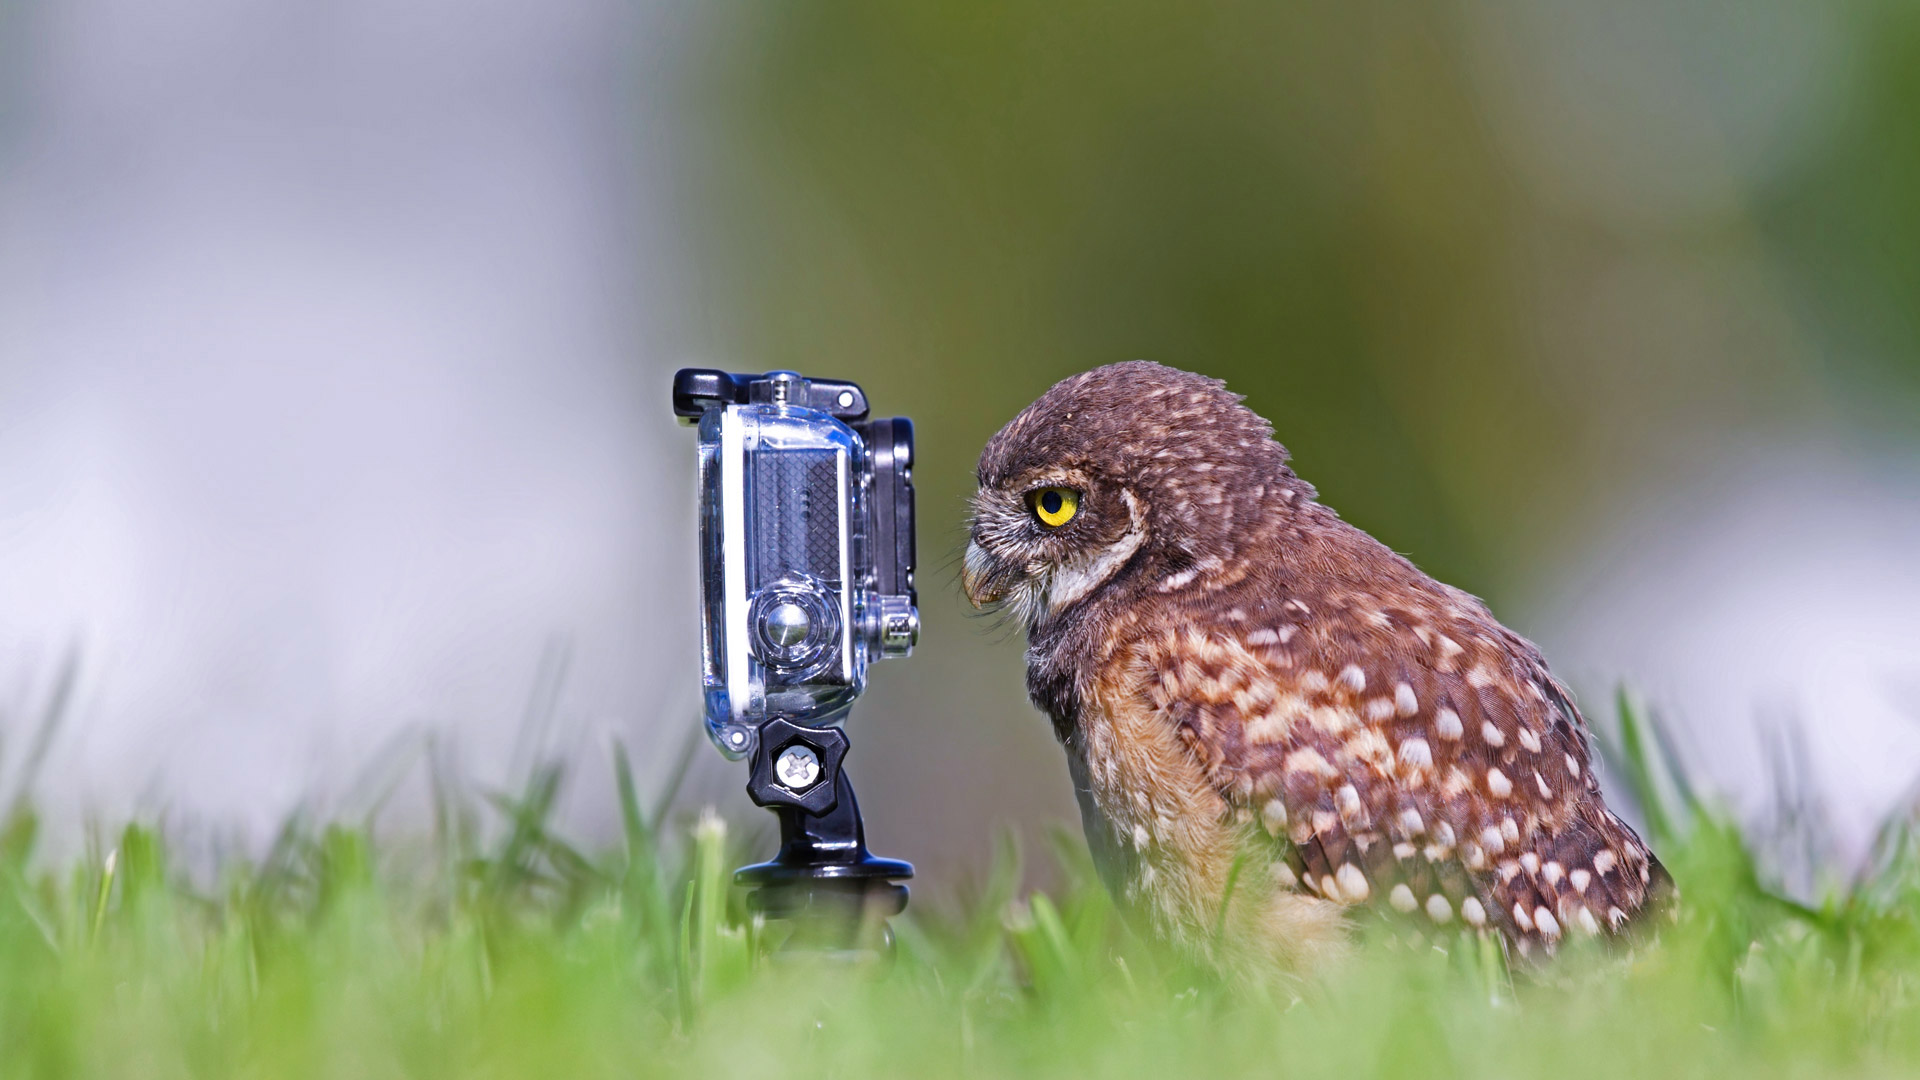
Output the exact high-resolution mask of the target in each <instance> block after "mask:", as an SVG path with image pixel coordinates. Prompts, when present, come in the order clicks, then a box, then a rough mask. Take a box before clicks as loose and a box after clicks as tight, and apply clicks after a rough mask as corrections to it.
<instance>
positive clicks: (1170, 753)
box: [962, 361, 1667, 972]
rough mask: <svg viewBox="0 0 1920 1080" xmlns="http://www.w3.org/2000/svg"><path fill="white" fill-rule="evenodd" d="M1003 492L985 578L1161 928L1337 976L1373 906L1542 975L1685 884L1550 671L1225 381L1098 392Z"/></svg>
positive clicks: (1099, 838) (1078, 388)
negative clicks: (1340, 507) (1562, 953)
mask: <svg viewBox="0 0 1920 1080" xmlns="http://www.w3.org/2000/svg"><path fill="white" fill-rule="evenodd" d="M978 480H979V490H978V492H977V494H976V495H975V496H974V500H973V516H972V522H971V525H970V530H969V542H968V545H967V551H966V559H965V568H964V571H963V575H962V584H963V587H964V589H965V591H966V593H967V596H968V598H969V599H970V600H972V602H973V603H974V604H975V606H998V607H999V608H1001V609H1002V610H1004V611H1005V612H1006V613H1007V614H1008V615H1010V616H1011V617H1012V618H1013V619H1014V620H1016V621H1017V622H1018V623H1019V624H1021V625H1022V626H1024V628H1025V630H1026V634H1027V641H1028V648H1027V689H1028V693H1029V695H1030V696H1031V698H1032V700H1033V702H1034V704H1035V705H1036V706H1038V707H1039V709H1040V710H1041V711H1043V712H1045V713H1046V714H1047V716H1048V717H1050V718H1051V720H1052V722H1053V729H1054V733H1055V734H1056V735H1057V736H1058V738H1059V740H1060V742H1061V744H1062V745H1063V746H1064V747H1065V748H1066V752H1067V763H1068V770H1069V773H1070V774H1071V776H1072V779H1073V786H1074V792H1075V795H1076V796H1077V798H1078V801H1079V805H1080V811H1081V816H1082V820H1083V824H1084V826H1085V829H1086V835H1087V840H1088V843H1089V845H1090V846H1091V847H1092V850H1093V853H1094V855H1095V860H1096V862H1097V863H1098V865H1099V867H1100V870H1101V874H1102V877H1103V879H1104V880H1105V883H1106V885H1107V887H1108V888H1109V890H1111V891H1112V892H1113V894H1114V895H1115V897H1116V899H1117V900H1118V901H1119V902H1120V903H1121V905H1122V907H1123V908H1124V909H1126V910H1127V911H1129V912H1130V913H1131V914H1134V915H1135V916H1137V917H1139V918H1140V919H1142V920H1144V922H1145V923H1146V924H1147V925H1148V926H1149V927H1150V928H1151V930H1152V931H1153V932H1155V933H1157V934H1159V935H1161V936H1164V937H1167V938H1170V939H1172V940H1173V941H1175V942H1177V943H1179V944H1181V945H1183V946H1186V947H1187V948H1189V949H1190V950H1191V951H1193V952H1195V953H1197V954H1200V955H1201V956H1202V957H1203V958H1205V959H1209V960H1211V961H1214V962H1216V963H1218V964H1220V965H1221V966H1223V967H1227V968H1240V969H1253V968H1267V967H1271V966H1274V965H1277V966H1278V967H1279V968H1281V969H1284V970H1290V971H1295V972H1311V971H1314V970H1317V969H1321V968H1324V967H1325V966H1326V965H1327V964H1328V963H1329V962H1331V961H1333V960H1334V959H1335V958H1336V957H1338V956H1339V955H1340V954H1341V953H1342V952H1344V951H1345V950H1346V948H1347V947H1348V944H1347V943H1348V941H1349V938H1350V936H1351V928H1352V925H1353V923H1354V921H1355V920H1354V916H1355V915H1356V914H1358V913H1360V912H1362V911H1370V912H1377V913H1379V914H1380V915H1382V916H1384V917H1386V918H1388V919H1398V920H1406V921H1411V922H1413V923H1415V924H1416V926H1418V927H1422V928H1427V929H1430V928H1435V927H1440V928H1450V929H1451V930H1453V931H1456V932H1457V931H1461V930H1465V931H1468V932H1479V933H1483V934H1487V935H1494V936H1496V937H1497V939H1498V940H1499V941H1501V942H1502V943H1504V944H1505V945H1506V946H1507V947H1509V948H1510V949H1512V950H1513V951H1515V952H1517V953H1520V954H1526V955H1531V956H1533V957H1534V958H1535V959H1538V958H1540V957H1541V956H1542V955H1544V954H1545V953H1550V952H1552V951H1554V950H1555V948H1556V947H1557V946H1558V945H1559V944H1560V943H1562V942H1563V940H1565V939H1566V938H1567V937H1568V936H1569V935H1585V936H1593V937H1600V938H1610V937H1614V936H1616V935H1619V934H1621V933H1622V932H1623V931H1624V930H1626V929H1627V928H1628V927H1629V925H1630V924H1632V923H1634V922H1636V920H1637V918H1638V917H1639V916H1640V915H1641V914H1642V912H1643V911H1644V910H1646V909H1647V908H1648V907H1649V900H1650V898H1651V897H1654V896H1656V895H1658V894H1661V893H1663V892H1664V888H1665V885H1666V881H1667V879H1666V876H1665V872H1664V871H1663V870H1662V869H1661V867H1660V864H1659V862H1658V861H1657V860H1656V859H1655V858H1654V857H1653V854H1652V853H1651V852H1650V851H1649V850H1648V848H1647V846H1646V845H1645V844H1644V843H1642V842H1641V840H1640V838H1639V837H1638V836H1636V835H1635V834H1634V832H1633V830H1632V829H1630V828H1629V827H1628V826H1627V825H1626V824H1625V823H1624V822H1622V821H1621V820H1620V818H1619V817H1617V816H1615V814H1614V813H1613V812H1612V811H1611V810H1609V809H1608V808H1607V805H1606V803H1605V802H1604V801H1603V800H1602V798H1601V794H1600V785H1599V782H1598V780H1597V778H1596V777H1595V776H1594V771H1593V760H1592V754H1591V752H1590V750H1589V748H1588V735H1587V729H1586V725H1585V722H1584V721H1583V720H1582V718H1581V716H1580V712H1579V710H1578V709H1576V708H1575V707H1574V704H1573V699H1572V697H1571V696H1570V694H1569V693H1568V691H1567V689H1566V688H1565V687H1564V686H1562V685H1561V684H1560V683H1559V682H1558V681H1556V680H1555V679H1554V677H1553V675H1552V674H1551V673H1549V672H1548V670H1547V665H1546V661H1545V660H1544V659H1543V658H1542V657H1541V655H1540V651H1539V650H1538V649H1537V648H1535V647H1534V646H1533V645H1532V644H1531V643H1529V642H1527V641H1526V640H1525V639H1523V638H1521V637H1520V636H1519V635H1517V634H1515V633H1513V632H1512V631H1511V630H1508V629H1507V628H1506V627H1504V626H1502V625H1501V624H1500V623H1499V622H1498V621H1496V620H1495V619H1494V617H1493V615H1492V614H1491V613H1489V612H1488V610H1487V608H1486V606H1485V605H1484V604H1482V603H1481V602H1480V601H1479V600H1477V599H1475V598H1474V597H1472V596H1469V595H1468V594H1466V593H1464V592H1462V591H1460V590H1459V589H1455V588H1452V587H1451V586H1448V585H1443V584H1441V583H1440V582H1438V581H1435V580H1434V579H1433V578H1430V577H1428V576H1427V575H1426V574H1424V573H1422V572H1421V571H1420V570H1419V569H1417V568H1416V567H1414V565H1413V564H1412V563H1410V562H1408V561H1407V560H1406V559H1404V558H1402V557H1400V556H1399V555H1397V554H1395V553H1394V552H1392V551H1390V550H1388V548H1387V547H1386V546H1385V545H1383V544H1381V543H1380V542H1379V541H1377V540H1375V539H1374V538H1373V537H1371V536H1369V535H1367V534H1366V533H1365V532H1362V531H1361V530H1360V529H1358V528H1355V527H1354V526H1352V525H1349V524H1348V523H1346V522H1345V521H1342V520H1341V519H1340V517H1339V516H1338V515H1337V514H1335V513H1334V512H1333V511H1332V510H1331V509H1329V508H1327V507H1326V506H1323V505H1322V504H1320V503H1319V502H1317V501H1316V499H1315V492H1314V489H1313V487H1312V486H1311V485H1310V484H1308V483H1307V482H1306V481H1304V480H1302V479H1300V477H1298V476H1296V475H1295V474H1294V472H1293V469H1292V468H1291V467H1290V466H1289V465H1288V463H1287V451H1286V449H1285V448H1284V447H1282V446H1281V445H1280V444H1279V443H1278V442H1276V441H1275V440H1274V438H1273V432H1272V427H1271V425H1269V424H1268V423H1267V421H1265V420H1264V419H1262V418H1261V417H1260V416H1258V415H1256V414H1255V413H1254V412H1253V411H1252V410H1251V409H1248V408H1247V407H1246V406H1245V405H1243V404H1241V401H1240V398H1239V396H1238V395H1235V394H1232V393H1229V392H1228V391H1227V390H1226V389H1225V386H1224V384H1222V383H1220V382H1218V381H1216V380H1213V379H1209V378H1205V377H1202V376H1199V375H1194V374H1190V373H1187V372H1183V371H1178V370H1175V369H1173V368H1169V367H1164V366H1161V365H1159V364H1154V363H1149V362H1145V361H1136V362H1132V363H1124V364H1114V365H1110V366H1107V367H1102V368H1097V369H1095V370H1093V371H1089V372H1085V373H1083V374H1080V375H1076V376H1074V377H1072V378H1069V379H1067V380H1065V381H1063V382H1061V383H1059V384H1058V385H1056V386H1054V387H1053V388H1052V389H1051V390H1049V391H1047V393H1046V394H1044V395H1043V396H1041V398H1040V399H1039V400H1038V401H1036V402H1034V403H1033V404H1032V405H1031V406H1029V407H1028V408H1027V409H1026V410H1025V411H1024V412H1022V413H1021V414H1020V415H1019V416H1017V417H1015V418H1014V419H1013V421H1012V422H1011V423H1009V424H1008V425H1007V426H1006V427H1005V428H1003V429H1001V431H1000V432H999V433H998V434H997V435H995V436H994V437H993V439H992V440H991V441H990V442H989V443H988V444H987V446H986V449H985V450H984V451H983V452H982V453H981V455H980V464H979V470H978ZM1424 932H1425V929H1423V933H1424Z"/></svg>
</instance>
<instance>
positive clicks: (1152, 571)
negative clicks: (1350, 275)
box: [962, 360, 1313, 630]
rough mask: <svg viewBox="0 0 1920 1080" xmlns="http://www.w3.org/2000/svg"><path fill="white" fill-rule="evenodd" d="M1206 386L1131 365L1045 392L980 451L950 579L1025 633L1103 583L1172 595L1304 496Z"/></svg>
mask: <svg viewBox="0 0 1920 1080" xmlns="http://www.w3.org/2000/svg"><path fill="white" fill-rule="evenodd" d="M1286 459H1287V452H1286V449H1285V448H1283V447H1282V446H1281V445H1280V444H1279V443H1277V442H1275V441H1274V440H1273V429H1272V427H1271V426H1270V425H1269V424H1268V423H1267V422H1266V421H1265V420H1264V419H1262V418H1261V417H1260V416H1258V415H1256V414H1255V413H1254V412H1253V410H1251V409H1249V408H1247V407H1246V406H1245V405H1242V404H1241V403H1240V397H1239V395H1237V394H1232V393H1229V392H1228V391H1227V389H1226V387H1225V384H1223V383H1221V382H1220V381H1219V380H1217V379H1209V378H1206V377H1205V376H1201V375H1195V374H1192V373H1190V372H1185V371H1179V370H1177V369H1174V368H1170V367H1165V366H1163V365H1161V364H1155V363H1150V362H1148V361H1145V360H1135V361H1130V362H1128V363H1124V364H1110V365H1108V366H1106V367H1101V368H1095V369H1094V370H1092V371H1088V372H1084V373H1082V374H1079V375H1075V376H1073V377H1071V378H1069V379H1065V380H1063V381H1061V382H1060V383H1058V384H1056V385H1055V386H1054V387H1053V389H1051V390H1048V391H1047V392H1046V393H1045V394H1043V395H1041V397H1040V399H1039V400H1038V401H1035V402H1034V403H1033V404H1032V405H1029V406H1027V408H1026V409H1025V410H1023V411H1022V412H1021V413H1020V415H1018V416H1016V417H1014V418H1013V420H1012V422H1011V423H1009V424H1007V426H1006V427H1004V428H1001V429H1000V432H999V434H997V435H995V436H994V437H993V438H992V440H991V441H989V442H988V443H987V447H986V449H985V450H983V451H981V454H980V466H979V469H978V470H977V473H976V475H977V478H978V479H979V482H980V490H979V491H978V492H977V493H976V494H975V495H974V497H973V522H972V528H971V530H970V535H969V542H968V544H967V555H966V568H965V571H964V574H963V577H962V582H963V585H964V588H965V589H966V593H967V597H968V599H969V600H971V601H972V602H973V603H974V605H975V606H976V607H980V606H985V605H988V604H1001V605H1004V606H1005V607H1006V608H1007V609H1008V610H1009V611H1010V612H1012V613H1013V615H1014V617H1015V618H1016V619H1018V620H1019V621H1020V622H1022V623H1024V624H1025V625H1026V626H1027V628H1028V629H1029V630H1032V629H1033V628H1035V627H1038V626H1041V625H1044V624H1046V623H1048V622H1050V621H1051V620H1053V619H1054V618H1056V617H1058V616H1060V615H1062V614H1063V613H1066V612H1068V611H1069V610H1071V609H1073V608H1074V607H1075V606H1076V605H1079V604H1080V603H1082V602H1083V601H1085V600H1087V599H1088V598H1089V597H1092V596H1094V595H1096V594H1097V593H1099V592H1100V591H1102V590H1103V589H1105V588H1107V587H1110V586H1112V585H1115V584H1117V583H1120V582H1123V581H1127V580H1132V579H1142V578H1150V577H1154V576H1158V577H1159V579H1160V581H1161V583H1163V584H1164V583H1166V582H1168V581H1171V582H1174V583H1175V585H1176V587H1177V585H1178V584H1180V583H1182V578H1181V575H1186V578H1185V581H1191V580H1193V578H1194V577H1195V576H1197V575H1200V574H1205V573H1209V572H1211V571H1213V570H1217V569H1219V568H1220V567H1222V566H1224V565H1225V564H1226V563H1227V562H1228V561H1230V560H1231V559H1232V558H1233V556H1234V554H1235V553H1236V551H1237V550H1238V549H1239V547H1240V546H1241V545H1243V544H1245V543H1247V542H1249V541H1250V540H1252V539H1254V538H1255V537H1256V536H1257V535H1260V534H1264V533H1266V532H1267V531H1268V530H1267V528H1265V526H1268V525H1271V524H1272V523H1273V522H1274V521H1275V519H1276V517H1277V516H1280V515H1284V514H1285V513H1286V511H1287V508H1288V507H1289V506H1291V505H1292V504H1293V503H1294V502H1295V500H1303V499H1307V498H1311V497H1312V494H1313V489H1312V488H1310V487H1308V486H1307V485H1306V484H1305V483H1304V482H1303V481H1301V480H1300V479H1299V478H1298V477H1296V476H1294V475H1293V472H1292V470H1291V469H1289V468H1287V465H1286Z"/></svg>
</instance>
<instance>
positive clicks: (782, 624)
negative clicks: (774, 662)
mask: <svg viewBox="0 0 1920 1080" xmlns="http://www.w3.org/2000/svg"><path fill="white" fill-rule="evenodd" d="M812 622H813V620H811V619H809V618H807V609H806V608H803V607H801V606H800V605H799V604H796V603H794V602H792V601H790V600H789V601H785V602H782V603H778V604H775V605H773V607H771V608H769V609H767V622H766V633H767V640H769V641H771V642H773V643H774V644H775V645H778V646H779V647H781V648H782V649H790V648H792V647H793V646H795V645H798V644H800V643H801V642H803V641H805V640H807V629H808V627H810V626H811V625H812Z"/></svg>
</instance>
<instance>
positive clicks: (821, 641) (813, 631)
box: [747, 577, 840, 677]
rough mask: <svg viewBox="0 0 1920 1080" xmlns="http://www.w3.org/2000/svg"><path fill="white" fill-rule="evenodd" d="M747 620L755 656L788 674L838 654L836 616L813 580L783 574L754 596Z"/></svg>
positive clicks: (807, 668) (797, 672) (803, 671)
mask: <svg viewBox="0 0 1920 1080" xmlns="http://www.w3.org/2000/svg"><path fill="white" fill-rule="evenodd" d="M747 618H748V622H749V624H750V625H751V626H752V627H753V634H752V639H751V640H752V645H753V651H754V654H755V655H756V656H758V657H759V658H760V660H761V662H762V663H765V664H766V665H767V666H768V667H771V668H774V669H776V670H778V671H781V672H784V673H786V674H787V675H788V677H794V676H798V675H802V674H804V673H805V672H808V671H811V670H813V669H815V668H816V667H817V666H818V665H820V664H821V663H824V662H829V661H831V660H832V659H833V658H834V657H835V656H836V655H838V652H839V650H838V649H836V648H835V645H836V639H837V638H838V636H839V633H840V620H839V618H838V617H837V613H836V612H835V611H834V609H833V602H832V600H831V599H830V597H829V594H828V592H827V590H826V589H825V588H823V587H822V586H821V585H819V584H818V583H816V582H814V581H811V580H808V579H806V578H800V577H785V578H781V579H780V580H779V581H776V582H774V583H773V584H771V585H768V586H767V587H765V588H763V589H761V590H760V591H759V592H758V593H756V594H755V595H754V598H753V602H752V604H751V606H750V613H749V614H748V616H747Z"/></svg>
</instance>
